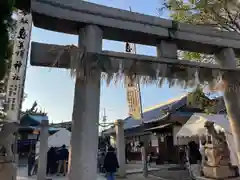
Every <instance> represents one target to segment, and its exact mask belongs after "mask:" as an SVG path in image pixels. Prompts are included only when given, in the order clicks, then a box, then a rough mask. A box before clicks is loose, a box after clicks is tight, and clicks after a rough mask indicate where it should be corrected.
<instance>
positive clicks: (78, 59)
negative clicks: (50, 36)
mask: <svg viewBox="0 0 240 180" xmlns="http://www.w3.org/2000/svg"><path fill="white" fill-rule="evenodd" d="M31 9H32V16H33V23H34V25H35V26H36V27H39V28H44V29H48V30H53V31H57V32H64V33H70V34H77V35H79V43H78V47H76V46H73V45H71V46H70V45H69V46H60V45H54V44H52V45H51V44H43V43H38V42H32V46H31V47H32V48H31V58H30V59H31V65H34V66H44V67H56V68H70V69H71V70H72V72H73V73H75V76H76V82H75V93H74V106H73V115H72V138H71V153H70V154H71V155H70V163H69V164H70V166H69V179H70V180H79V179H81V180H94V179H96V178H97V167H96V164H97V163H96V161H97V158H96V156H97V149H98V126H97V124H98V118H99V103H100V102H99V101H100V79H101V78H102V76H101V73H104V77H103V78H105V79H106V81H107V82H110V81H111V80H118V79H119V75H124V76H126V77H131V79H132V81H135V80H136V79H140V81H141V82H142V83H146V82H147V83H155V84H159V85H160V86H161V83H162V82H163V80H164V79H168V81H169V83H170V85H174V84H176V82H177V83H178V84H181V85H182V86H186V87H193V86H195V85H196V84H198V83H204V82H208V83H213V82H215V81H217V80H218V79H219V78H223V79H224V80H226V82H228V86H231V85H234V84H235V83H236V82H237V78H233V77H237V75H238V73H239V71H240V70H239V69H237V68H236V57H235V54H236V55H237V56H238V55H239V54H240V35H239V34H237V33H233V32H232V33H230V32H220V31H217V30H215V29H213V28H207V27H202V26H195V25H190V24H182V23H177V22H174V21H171V20H165V19H161V18H158V17H153V16H148V15H142V14H139V13H132V12H129V11H124V10H118V9H115V8H110V7H105V6H101V5H97V4H93V3H88V2H84V1H79V0H72V1H65V0H57V1H53V0H44V1H43V0H35V1H32V2H31ZM80 37H81V40H80ZM103 39H108V40H116V41H124V42H131V43H138V44H144V45H152V46H156V47H157V57H152V56H144V55H136V54H128V53H117V52H111V51H103V50H102V40H103ZM178 50H187V51H191V52H199V53H206V54H213V55H215V57H216V59H217V60H218V61H219V64H220V65H215V64H207V63H204V64H202V63H197V62H191V61H185V60H179V58H178V53H177V51H178ZM223 75H224V76H223ZM176 79H177V80H176ZM237 95H238V93H237V92H236V91H234V90H233V89H230V88H228V91H225V102H226V104H227V111H228V113H229V112H231V113H229V119H230V121H231V124H232V129H233V131H234V132H238V134H236V133H235V138H236V139H235V141H236V144H237V146H238V152H239V151H240V144H239V142H240V140H239V139H240V121H238V119H239V117H240V114H239V108H240V105H239V104H238V102H237V101H236V99H237ZM238 137H239V138H238ZM239 158H240V154H239Z"/></svg>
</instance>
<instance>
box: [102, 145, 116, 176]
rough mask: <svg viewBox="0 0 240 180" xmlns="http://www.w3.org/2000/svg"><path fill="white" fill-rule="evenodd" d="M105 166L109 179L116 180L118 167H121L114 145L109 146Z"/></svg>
mask: <svg viewBox="0 0 240 180" xmlns="http://www.w3.org/2000/svg"><path fill="white" fill-rule="evenodd" d="M103 167H104V169H105V171H106V177H107V180H115V177H114V174H115V173H116V172H117V169H118V168H119V164H118V159H117V155H116V153H115V151H114V148H113V147H112V146H110V147H109V148H108V152H107V154H106V156H105V159H104V165H103Z"/></svg>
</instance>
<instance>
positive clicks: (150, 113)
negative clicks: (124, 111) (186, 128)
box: [104, 94, 225, 164]
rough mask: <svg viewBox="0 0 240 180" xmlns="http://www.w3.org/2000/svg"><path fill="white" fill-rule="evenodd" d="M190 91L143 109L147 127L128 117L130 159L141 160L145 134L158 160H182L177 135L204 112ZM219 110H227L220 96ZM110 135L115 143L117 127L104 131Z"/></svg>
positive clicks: (125, 126) (127, 131)
mask: <svg viewBox="0 0 240 180" xmlns="http://www.w3.org/2000/svg"><path fill="white" fill-rule="evenodd" d="M188 97H189V94H187V95H184V96H181V97H178V98H174V99H170V100H169V101H167V102H166V103H161V104H159V105H157V106H154V107H151V108H148V109H147V110H145V111H144V112H143V119H144V123H145V125H144V128H143V126H141V121H140V120H135V119H133V118H132V117H127V118H125V119H124V130H125V140H126V147H128V148H129V147H130V149H131V150H130V152H129V155H128V156H129V158H130V159H131V160H141V148H140V147H139V143H140V142H141V141H142V139H143V136H148V139H149V148H148V152H151V153H153V154H154V156H155V159H156V162H157V163H159V164H161V163H166V162H167V163H178V161H179V157H178V154H179V153H178V152H179V147H178V144H177V139H176V134H177V132H178V131H179V130H180V128H181V126H182V125H183V124H185V123H186V122H187V121H188V120H189V118H190V117H191V116H192V115H193V114H194V113H196V112H203V111H204V110H203V109H202V108H196V107H195V104H192V105H189V104H188ZM217 101H218V103H217V104H216V106H215V108H216V109H218V110H216V111H220V110H223V109H225V106H224V102H223V99H222V98H219V99H218V100H217ZM104 134H105V135H106V136H111V137H112V138H111V140H112V141H111V142H112V143H114V139H116V135H115V128H114V127H111V128H109V129H107V130H105V131H104Z"/></svg>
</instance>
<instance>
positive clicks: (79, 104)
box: [68, 25, 102, 180]
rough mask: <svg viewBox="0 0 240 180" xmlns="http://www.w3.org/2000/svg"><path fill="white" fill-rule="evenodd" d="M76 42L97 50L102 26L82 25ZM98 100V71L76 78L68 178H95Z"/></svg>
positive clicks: (71, 179)
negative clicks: (85, 79)
mask: <svg viewBox="0 0 240 180" xmlns="http://www.w3.org/2000/svg"><path fill="white" fill-rule="evenodd" d="M80 38H81V39H80ZM80 43H83V44H84V45H85V47H86V50H87V51H88V52H101V51H102V30H101V29H100V28H99V27H97V26H94V25H88V26H86V27H85V28H84V29H82V31H81V32H80V37H79V44H80ZM99 104H100V72H97V73H95V74H92V77H91V79H88V81H87V82H86V81H83V80H80V79H79V78H76V82H75V93H74V105H73V114H72V137H71V152H70V157H69V174H68V178H69V180H94V179H97V152H98V121H99Z"/></svg>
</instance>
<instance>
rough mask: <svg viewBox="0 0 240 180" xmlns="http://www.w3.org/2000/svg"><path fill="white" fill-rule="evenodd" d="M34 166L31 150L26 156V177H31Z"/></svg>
mask: <svg viewBox="0 0 240 180" xmlns="http://www.w3.org/2000/svg"><path fill="white" fill-rule="evenodd" d="M34 164H35V152H34V151H33V150H31V151H30V152H29V154H28V176H31V175H32V169H33V167H34Z"/></svg>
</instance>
